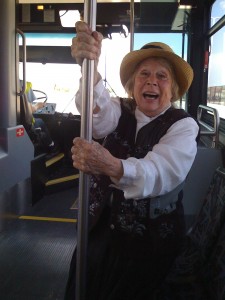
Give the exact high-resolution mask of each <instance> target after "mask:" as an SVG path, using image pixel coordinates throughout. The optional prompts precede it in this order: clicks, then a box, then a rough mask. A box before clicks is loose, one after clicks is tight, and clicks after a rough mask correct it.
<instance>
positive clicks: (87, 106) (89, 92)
mask: <svg viewBox="0 0 225 300" xmlns="http://www.w3.org/2000/svg"><path fill="white" fill-rule="evenodd" d="M84 21H85V22H86V23H87V24H88V25H89V26H90V27H91V29H92V30H93V31H94V30H95V28H96V0H87V1H84ZM93 85H94V61H91V60H87V59H85V60H84V62H83V65H82V116H81V133H80V136H81V137H82V138H85V139H86V140H88V141H91V140H92V112H93ZM89 188H90V178H89V176H88V175H87V174H84V173H83V172H80V180H79V210H78V231H77V269H76V300H85V296H86V281H87V279H86V268H87V266H86V265H87V244H88V205H89Z"/></svg>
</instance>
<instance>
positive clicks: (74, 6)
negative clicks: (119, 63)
mask: <svg viewBox="0 0 225 300" xmlns="http://www.w3.org/2000/svg"><path fill="white" fill-rule="evenodd" d="M206 1H207V2H209V1H211V0H205V1H204V2H206ZM202 2H203V1H202V0H158V1H156V0H150V1H147V2H145V1H141V2H140V1H134V29H135V32H137V33H145V32H155V33H160V32H181V31H185V30H186V28H187V26H186V25H187V22H188V16H189V15H190V13H191V10H193V9H196V8H197V7H198V4H202ZM83 7H84V3H83V1H79V0H78V1H76V3H75V1H74V0H66V3H65V1H62V0H61V1H60V0H53V1H50V0H46V1H44V0H41V1H37V0H19V6H18V9H17V20H18V22H17V24H18V27H19V28H20V29H21V30H22V31H24V32H58V33H59V32H62V33H64V32H68V33H73V32H74V25H75V19H74V18H73V19H72V23H71V25H67V27H63V26H62V23H61V20H62V17H66V16H69V12H71V11H73V12H75V11H77V12H78V19H82V13H83ZM130 7H131V4H130V1H118V2H115V1H113V0H104V1H98V3H97V21H96V28H97V30H98V31H100V32H102V33H103V35H104V36H105V37H109V36H110V33H113V32H118V31H119V32H120V31H121V26H122V25H125V26H126V27H127V28H128V30H129V26H130Z"/></svg>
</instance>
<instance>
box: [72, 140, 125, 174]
mask: <svg viewBox="0 0 225 300" xmlns="http://www.w3.org/2000/svg"><path fill="white" fill-rule="evenodd" d="M73 144H74V145H73V147H72V149H71V152H72V159H73V166H74V167H75V168H77V169H79V170H80V171H82V172H84V173H87V174H95V175H99V174H104V175H107V176H110V177H113V178H115V179H117V180H119V179H120V178H121V177H122V176H123V165H122V162H121V160H120V159H118V158H116V157H114V156H112V155H111V154H110V152H109V151H108V150H107V149H105V148H104V147H102V146H101V145H100V144H99V143H97V142H94V141H91V142H88V141H87V140H85V139H82V138H79V137H77V138H75V139H74V140H73Z"/></svg>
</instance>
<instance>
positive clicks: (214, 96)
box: [207, 0, 225, 119]
mask: <svg viewBox="0 0 225 300" xmlns="http://www.w3.org/2000/svg"><path fill="white" fill-rule="evenodd" d="M222 14H223V15H224V14H225V5H224V1H221V0H219V1H216V2H215V4H214V5H213V8H212V17H211V24H212V25H215V23H216V22H218V20H219V19H221V17H222ZM210 43H211V49H210V57H209V71H208V91H207V105H209V106H211V107H213V108H216V109H217V110H218V112H219V115H220V117H221V118H224V119H225V60H224V57H225V27H222V28H221V29H220V30H219V31H217V32H216V33H215V34H214V35H212V36H211V40H210Z"/></svg>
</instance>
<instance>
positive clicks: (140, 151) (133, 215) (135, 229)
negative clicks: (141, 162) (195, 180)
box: [89, 99, 190, 235]
mask: <svg viewBox="0 0 225 300" xmlns="http://www.w3.org/2000/svg"><path fill="white" fill-rule="evenodd" d="M121 109H122V114H121V117H120V119H119V123H118V126H117V128H116V129H115V130H114V131H113V132H112V133H111V134H109V135H108V136H107V137H106V138H105V139H104V141H103V146H104V147H105V148H107V149H108V150H109V151H110V153H111V154H112V155H113V156H115V157H117V158H121V159H127V158H128V157H135V158H143V157H145V156H146V154H147V153H148V152H149V151H152V148H153V146H154V145H156V144H157V143H158V142H159V140H160V139H161V138H162V137H163V136H164V135H165V134H166V132H167V130H168V129H169V128H170V127H171V125H173V124H174V123H175V122H177V121H178V120H181V119H183V118H187V117H190V115H189V114H187V113H186V112H185V111H184V110H183V109H175V108H173V107H171V108H169V109H168V110H167V111H166V112H165V113H164V114H162V115H160V116H159V117H157V118H156V119H154V120H153V121H152V122H150V123H148V124H146V125H145V126H143V127H142V128H141V129H140V130H139V132H138V134H137V138H136V141H135V133H136V126H137V121H136V118H135V115H134V111H135V104H134V103H133V102H131V100H125V99H121ZM110 185H112V182H111V180H110V178H108V177H107V176H93V177H92V178H91V190H90V197H91V199H90V210H89V212H90V221H91V225H94V224H95V223H96V222H97V220H98V217H99V215H100V214H101V212H102V209H103V208H104V206H105V205H108V206H109V207H110V226H111V228H112V229H114V230H118V231H123V232H129V233H131V234H134V235H144V234H145V233H146V232H147V231H148V227H149V226H150V225H149V222H150V220H151V219H156V218H157V217H158V216H161V215H165V214H169V213H171V212H172V211H174V210H175V209H176V202H177V201H178V200H179V199H181V198H182V187H183V184H180V185H179V186H178V187H177V188H175V189H174V190H173V191H171V192H170V193H168V194H166V195H163V196H160V197H155V198H144V199H138V200H135V199H125V198H124V194H123V191H121V190H118V189H116V188H114V187H110V188H109V186H110Z"/></svg>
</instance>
